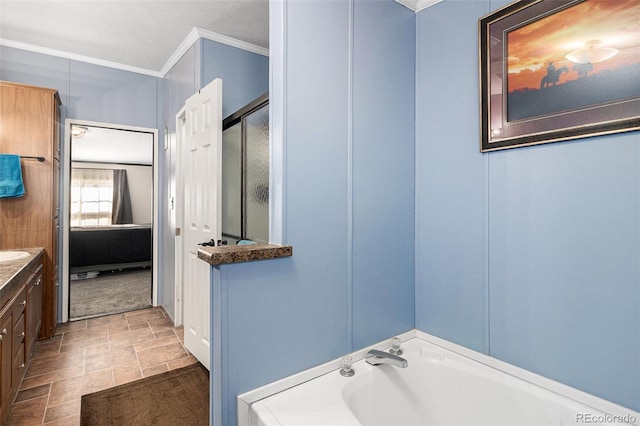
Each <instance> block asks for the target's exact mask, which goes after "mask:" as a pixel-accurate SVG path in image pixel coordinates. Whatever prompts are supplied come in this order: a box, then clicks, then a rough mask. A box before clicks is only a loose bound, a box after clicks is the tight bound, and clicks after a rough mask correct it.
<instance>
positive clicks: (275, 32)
mask: <svg viewBox="0 0 640 426" xmlns="http://www.w3.org/2000/svg"><path fill="white" fill-rule="evenodd" d="M286 39H287V3H286V2H284V1H271V2H270V3H269V40H270V43H271V49H272V54H273V55H272V56H271V57H270V58H269V186H270V187H269V242H272V243H274V244H286V242H287V235H286V227H285V224H286V208H285V202H286V185H287V181H286V176H285V174H286V168H285V164H286V149H285V148H286V137H285V126H286V117H287V114H286V111H287V96H286V95H287V66H286V65H287V49H286V46H285V45H286Z"/></svg>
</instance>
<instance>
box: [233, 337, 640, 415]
mask: <svg viewBox="0 0 640 426" xmlns="http://www.w3.org/2000/svg"><path fill="white" fill-rule="evenodd" d="M403 337H404V338H405V339H406V338H407V337H409V339H408V340H407V341H405V342H404V343H403V347H402V349H403V351H404V353H403V355H402V357H403V358H406V359H407V360H408V362H409V366H408V367H407V368H404V369H402V368H398V367H394V366H390V365H378V366H371V365H369V364H367V363H366V362H365V361H364V360H363V359H361V360H359V361H358V362H355V363H354V365H353V368H354V369H355V371H356V374H355V375H354V376H353V377H343V376H341V375H340V374H339V372H338V370H337V369H338V367H339V364H340V361H339V360H335V361H332V362H331V363H328V364H325V365H324V366H320V367H317V368H315V369H313V370H309V371H307V372H303V373H301V374H298V375H296V376H292V377H291V378H288V379H284V380H282V381H279V382H276V383H274V384H273V385H267V386H265V387H263V388H260V389H258V390H256V391H253V392H249V393H247V394H244V395H241V396H240V397H239V400H238V402H239V404H238V424H240V425H242V426H244V425H252V426H276V425H277V426H314V425H318V426H320V425H321V426H340V425H345V426H347V425H367V426H368V425H372V426H373V425H384V426H404V425H407V426H408V425H421V426H429V425H438V426H442V425H470V426H471V425H473V426H482V425H491V426H499V425H509V426H515V425H545V426H548V425H565V426H566V425H580V424H598V425H601V424H606V425H620V424H633V425H638V421H639V420H640V414H639V413H637V412H635V411H631V410H628V409H626V408H624V407H620V406H618V405H615V404H612V403H610V402H608V401H605V400H602V399H600V398H597V397H594V396H592V395H589V394H586V393H584V392H581V391H578V390H576V389H573V388H570V387H568V386H565V385H562V384H559V383H557V382H554V381H551V380H549V379H545V378H543V377H541V376H538V375H535V374H533V373H531V372H528V371H526V370H522V369H519V368H517V367H513V366H511V365H509V364H506V363H503V362H501V361H498V360H495V359H494V358H490V357H487V356H485V355H482V354H480V353H477V352H474V351H471V350H469V349H466V348H463V347H460V346H457V345H454V344H452V343H450V342H446V341H443V340H441V339H437V338H435V337H433V336H429V335H427V334H425V333H421V332H419V331H415V330H414V331H413V332H410V333H407V335H404V336H403ZM382 345H383V344H382ZM382 345H374V347H375V348H378V349H379V348H381V346H382ZM368 349H370V348H367V350H368ZM367 350H363V351H359V352H358V353H356V354H354V358H355V359H358V358H362V357H363V356H364V354H365V353H366V351H367ZM328 370H330V371H329V372H328V373H325V374H322V375H319V374H321V373H322V372H323V371H328ZM318 375H319V377H315V378H312V377H314V376H318ZM309 378H312V380H309ZM295 382H304V383H302V384H299V385H297V386H293V387H290V386H291V384H292V383H295ZM286 387H289V388H288V389H286V390H284V391H282V390H283V389H284V388H286ZM270 392H271V393H274V392H277V393H276V394H274V395H271V396H267V397H264V396H266V395H268V394H269V393H270ZM247 410H248V412H246V411H247Z"/></svg>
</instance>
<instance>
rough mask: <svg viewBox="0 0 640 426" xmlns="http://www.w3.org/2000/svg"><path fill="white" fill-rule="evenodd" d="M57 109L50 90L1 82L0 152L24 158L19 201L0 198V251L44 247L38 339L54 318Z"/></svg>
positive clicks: (46, 334) (50, 328)
mask: <svg viewBox="0 0 640 426" xmlns="http://www.w3.org/2000/svg"><path fill="white" fill-rule="evenodd" d="M59 109H60V97H59V96H58V92H57V91H56V90H54V89H46V88H42V87H35V86H27V85H23V84H16V83H10V82H5V81H0V123H2V132H0V153H3V154H18V155H20V156H22V157H23V158H22V159H21V160H20V163H21V166H22V177H23V181H24V185H25V195H24V196H23V197H18V198H5V199H0V223H1V224H2V226H0V250H4V249H23V248H29V247H43V248H44V262H43V270H42V279H41V284H40V285H41V289H39V291H42V312H41V317H40V318H41V323H42V326H41V328H40V336H39V337H40V338H43V339H48V338H51V337H53V335H54V334H55V326H56V323H57V317H58V313H57V306H58V301H57V296H58V232H59V227H58V224H59V211H60V209H59V196H58V194H59V191H58V188H59V170H60V150H59V133H60V116H59ZM29 156H30V157H42V158H43V159H44V161H42V162H41V161H38V160H37V159H31V158H24V157H29ZM30 345H32V343H31V342H30V343H29V345H28V347H27V348H26V349H27V350H28V349H29V348H30ZM3 365H4V364H3Z"/></svg>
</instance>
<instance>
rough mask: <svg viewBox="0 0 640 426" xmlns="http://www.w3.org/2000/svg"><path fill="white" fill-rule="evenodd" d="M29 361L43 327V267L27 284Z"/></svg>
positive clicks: (27, 343)
mask: <svg viewBox="0 0 640 426" xmlns="http://www.w3.org/2000/svg"><path fill="white" fill-rule="evenodd" d="M27 289H28V296H27V339H26V348H25V350H26V354H27V359H29V357H30V356H31V355H32V354H33V349H34V348H35V344H36V340H38V334H39V333H40V327H41V325H42V266H40V267H39V268H38V270H37V271H36V273H34V274H33V275H32V277H31V279H30V280H29V282H28V284H27Z"/></svg>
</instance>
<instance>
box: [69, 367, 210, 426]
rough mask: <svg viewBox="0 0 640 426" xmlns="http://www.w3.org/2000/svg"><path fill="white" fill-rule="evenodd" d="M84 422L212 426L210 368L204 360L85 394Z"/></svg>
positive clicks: (110, 425)
mask: <svg viewBox="0 0 640 426" xmlns="http://www.w3.org/2000/svg"><path fill="white" fill-rule="evenodd" d="M80 424H81V425H86V426H89V425H91V426H116V425H118V426H124V425H136V426H137V425H167V426H169V425H171V426H181V425H185V426H199V425H202V426H208V425H209V371H208V370H207V369H206V368H205V367H204V366H203V365H202V364H200V363H197V364H193V365H190V366H188V367H184V368H180V369H177V370H172V371H169V372H167V373H163V374H158V375H156V376H151V377H147V378H144V379H141V380H136V381H135V382H131V383H127V384H124V385H120V386H116V387H114V388H111V389H106V390H103V391H100V392H95V393H91V394H88V395H83V396H82V402H81V408H80Z"/></svg>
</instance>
